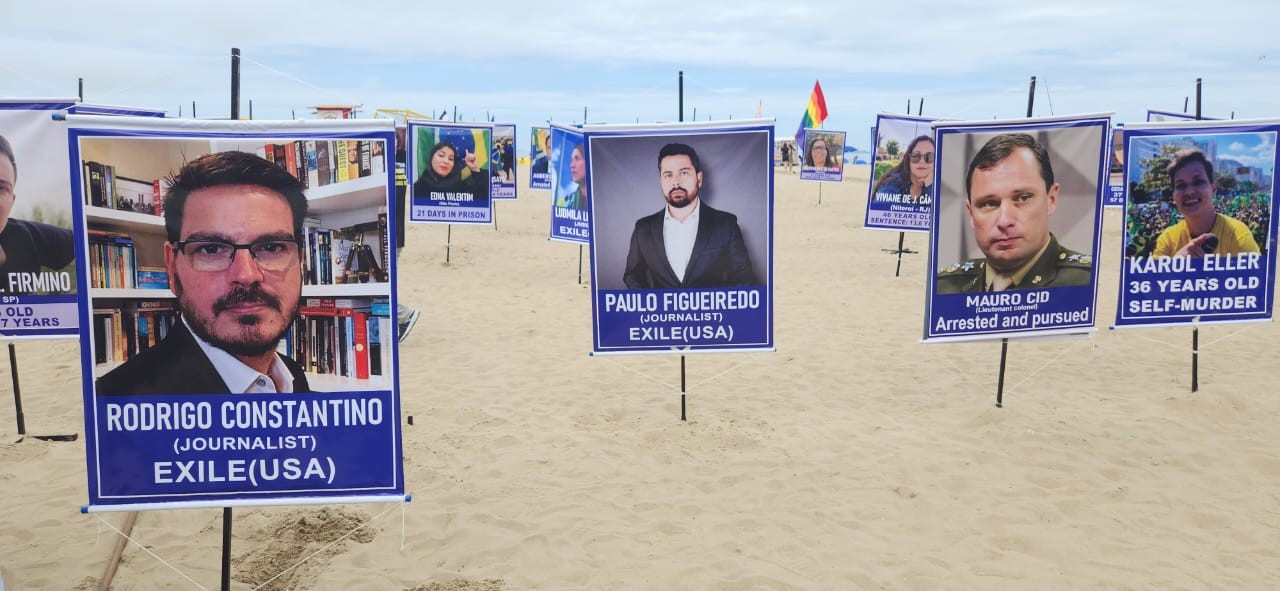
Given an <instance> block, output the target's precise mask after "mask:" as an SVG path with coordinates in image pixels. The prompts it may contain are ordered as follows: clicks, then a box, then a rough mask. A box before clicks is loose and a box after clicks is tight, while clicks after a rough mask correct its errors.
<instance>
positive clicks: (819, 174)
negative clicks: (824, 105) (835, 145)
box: [800, 127, 849, 183]
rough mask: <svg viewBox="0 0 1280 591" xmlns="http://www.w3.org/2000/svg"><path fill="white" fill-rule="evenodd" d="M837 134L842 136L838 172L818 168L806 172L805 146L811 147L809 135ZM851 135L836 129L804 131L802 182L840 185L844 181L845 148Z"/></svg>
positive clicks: (801, 163) (801, 160) (810, 129)
mask: <svg viewBox="0 0 1280 591" xmlns="http://www.w3.org/2000/svg"><path fill="white" fill-rule="evenodd" d="M811 133H812V134H814V135H817V134H835V135H839V136H840V166H838V167H837V168H836V170H818V169H817V168H809V169H808V170H805V165H804V158H805V154H804V152H805V150H806V149H807V148H806V147H805V146H808V145H809V134H811ZM848 137H849V134H848V133H847V132H844V131H837V130H834V129H822V128H812V127H808V128H805V129H804V145H803V146H800V180H802V181H818V182H823V183H839V182H843V181H844V164H845V162H844V147H845V141H847V139H848Z"/></svg>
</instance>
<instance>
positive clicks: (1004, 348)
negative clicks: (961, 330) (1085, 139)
mask: <svg viewBox="0 0 1280 591" xmlns="http://www.w3.org/2000/svg"><path fill="white" fill-rule="evenodd" d="M1035 104H1036V77H1035V76H1032V77H1031V90H1030V91H1028V93H1027V117H1028V118H1030V117H1031V111H1032V109H1033V108H1034V107H1035ZM1008 357H1009V339H1007V338H1004V339H1000V377H999V379H998V381H997V382H996V408H1003V407H1004V365H1005V361H1006V360H1007V359H1008Z"/></svg>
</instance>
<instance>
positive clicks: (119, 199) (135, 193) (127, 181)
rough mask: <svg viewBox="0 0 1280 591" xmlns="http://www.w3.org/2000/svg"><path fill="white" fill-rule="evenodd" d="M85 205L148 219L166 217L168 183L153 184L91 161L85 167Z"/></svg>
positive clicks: (157, 180) (85, 162) (155, 181)
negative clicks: (143, 215) (164, 215)
mask: <svg viewBox="0 0 1280 591" xmlns="http://www.w3.org/2000/svg"><path fill="white" fill-rule="evenodd" d="M81 168H82V170H83V175H82V176H83V187H82V188H83V191H84V204H85V205H92V206H94V207H104V208H107V209H116V210H120V211H132V212H134V213H143V214H148V215H163V214H164V196H165V195H166V194H168V183H167V181H166V180H165V179H156V180H152V181H147V180H142V179H136V178H130V177H126V176H124V175H121V174H118V173H117V170H116V167H115V166H113V165H110V164H103V163H101V162H95V161H92V160H86V161H84V162H83V163H82V165H81Z"/></svg>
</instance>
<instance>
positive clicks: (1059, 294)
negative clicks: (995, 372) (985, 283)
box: [923, 115, 1111, 342]
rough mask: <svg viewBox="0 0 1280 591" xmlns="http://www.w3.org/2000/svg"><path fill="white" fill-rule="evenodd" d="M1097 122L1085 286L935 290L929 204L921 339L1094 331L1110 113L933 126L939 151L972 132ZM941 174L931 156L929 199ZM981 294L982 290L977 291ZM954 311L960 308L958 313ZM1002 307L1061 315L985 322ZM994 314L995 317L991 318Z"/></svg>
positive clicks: (935, 218)
mask: <svg viewBox="0 0 1280 591" xmlns="http://www.w3.org/2000/svg"><path fill="white" fill-rule="evenodd" d="M1095 126H1096V127H1101V128H1102V134H1101V141H1099V144H1098V147H1097V152H1096V158H1097V168H1096V174H1097V181H1098V182H1097V186H1096V187H1095V193H1094V203H1095V207H1094V209H1093V216H1094V217H1093V224H1092V228H1093V242H1092V244H1091V245H1090V256H1091V257H1092V258H1093V261H1094V264H1093V265H1092V268H1091V269H1090V280H1089V285H1087V286H1070V287H1066V286H1061V287H1054V288H1052V293H1053V294H1054V295H1055V296H1056V297H1053V298H1050V297H1048V296H1046V295H1043V294H1047V293H1049V290H1047V289H1042V290H1018V291H1008V292H998V293H997V294H992V295H993V296H996V297H994V298H991V299H986V298H981V297H979V298H978V299H976V300H974V299H970V298H972V297H973V295H972V294H963V293H957V294H937V293H935V290H936V288H937V272H938V268H939V266H938V263H939V261H938V260H937V256H938V254H937V253H938V233H937V231H936V229H937V228H938V227H939V215H940V208H938V207H933V208H931V211H930V226H931V227H932V228H934V231H932V232H930V234H929V256H928V258H927V265H928V267H927V268H926V273H927V277H928V279H927V280H926V282H925V285H926V295H925V314H924V338H923V340H924V341H925V342H946V341H961V340H984V339H998V338H1014V337H1031V336H1044V335H1055V334H1079V333H1083V332H1088V331H1092V330H1095V323H1096V318H1097V301H1098V264H1097V260H1098V253H1099V251H1100V248H1101V242H1102V215H1103V209H1104V208H1103V206H1102V201H1103V194H1104V193H1105V192H1106V191H1107V182H1106V179H1107V174H1108V172H1107V171H1108V169H1109V167H1110V162H1109V161H1108V160H1107V159H1106V158H1105V155H1106V151H1107V150H1109V149H1110V140H1111V136H1110V133H1109V132H1110V129H1111V118H1110V116H1108V115H1082V116H1078V117H1061V118H1042V119H1023V120H1005V121H992V122H938V123H936V124H935V126H934V142H935V146H936V149H937V153H938V154H940V155H941V154H943V153H944V152H943V149H944V146H945V142H946V141H947V139H948V138H949V137H952V136H957V138H958V137H961V136H963V135H964V134H970V133H998V132H1019V131H1020V132H1030V131H1037V130H1046V129H1068V128H1076V127H1095ZM941 173H942V156H939V157H938V158H936V159H935V160H934V179H935V181H934V185H933V200H934V203H937V202H938V198H939V195H938V192H939V191H940V190H941V186H942V183H941V182H940V181H939V179H940V178H941ZM979 295H981V294H979ZM977 310H982V311H981V312H979V311H977ZM958 312H964V314H959V313H958ZM988 312H990V313H993V314H996V316H992V317H990V318H983V317H980V314H986V313H988ZM1006 312H1034V313H1036V314H1042V313H1043V314H1045V315H1046V316H1047V318H1048V319H1050V320H1059V319H1061V320H1062V321H1059V322H1050V323H1048V325H1046V326H1038V327H1035V328H1027V327H1008V328H1001V327H998V326H988V324H998V323H1000V322H1001V321H1000V320H999V318H1000V316H999V314H1002V313H1006ZM992 318H995V319H996V321H994V322H991V319H992ZM940 320H942V321H949V322H959V324H960V326H958V327H957V328H956V329H954V330H946V331H940V330H935V327H936V326H937V325H938V321H940Z"/></svg>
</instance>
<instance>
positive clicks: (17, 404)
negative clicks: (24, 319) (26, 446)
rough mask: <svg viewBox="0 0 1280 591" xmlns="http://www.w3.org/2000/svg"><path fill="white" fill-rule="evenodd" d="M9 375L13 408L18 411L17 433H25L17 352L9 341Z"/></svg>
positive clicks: (25, 423)
mask: <svg viewBox="0 0 1280 591" xmlns="http://www.w3.org/2000/svg"><path fill="white" fill-rule="evenodd" d="M9 375H10V376H12V377H13V409H14V410H15V411H16V412H17V413H18V435H26V434H27V420H26V418H25V417H23V416H22V390H21V389H20V388H19V387H18V354H17V352H15V351H14V349H13V343H9Z"/></svg>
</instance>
